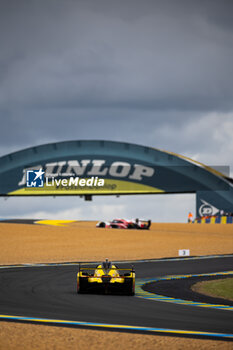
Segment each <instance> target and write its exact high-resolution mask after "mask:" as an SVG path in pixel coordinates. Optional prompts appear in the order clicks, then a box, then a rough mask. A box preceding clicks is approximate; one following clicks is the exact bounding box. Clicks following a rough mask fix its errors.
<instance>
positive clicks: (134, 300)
mask: <svg viewBox="0 0 233 350" xmlns="http://www.w3.org/2000/svg"><path fill="white" fill-rule="evenodd" d="M122 266H125V264H123V265H122ZM134 266H135V270H136V278H152V277H153V278H154V277H157V276H164V275H173V274H176V275H178V274H201V273H210V272H220V271H228V270H232V267H233V257H219V258H213V257H212V258H205V259H180V260H175V259H174V260H173V259H168V260H166V259H163V260H157V261H145V262H135V263H134ZM77 270H78V267H77V266H76V265H67V266H41V267H20V268H1V269H0V314H1V315H18V316H26V317H37V318H46V319H57V320H73V321H84V322H93V323H106V324H118V325H131V326H142V327H160V328H169V329H176V330H188V331H202V332H216V333H228V334H233V310H218V309H210V308H201V307H193V306H186V305H177V304H174V303H166V302H161V301H154V300H146V299H143V298H138V297H136V296H119V295H94V294H91V295H89V294H81V295H80V294H77V293H76V274H77ZM176 283H178V282H177V281H176ZM171 287H172V286H171Z"/></svg>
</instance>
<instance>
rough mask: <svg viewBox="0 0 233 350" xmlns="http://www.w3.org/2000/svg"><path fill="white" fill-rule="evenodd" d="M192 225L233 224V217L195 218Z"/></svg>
mask: <svg viewBox="0 0 233 350" xmlns="http://www.w3.org/2000/svg"><path fill="white" fill-rule="evenodd" d="M194 224H233V216H206V217H202V218H196V219H195V220H194Z"/></svg>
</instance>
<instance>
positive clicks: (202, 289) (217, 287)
mask: <svg viewBox="0 0 233 350" xmlns="http://www.w3.org/2000/svg"><path fill="white" fill-rule="evenodd" d="M192 290H193V291H194V292H197V293H201V294H206V295H209V296H211V297H217V298H223V299H227V300H233V278H225V279H221V280H215V281H202V282H198V283H196V284H194V285H193V287H192Z"/></svg>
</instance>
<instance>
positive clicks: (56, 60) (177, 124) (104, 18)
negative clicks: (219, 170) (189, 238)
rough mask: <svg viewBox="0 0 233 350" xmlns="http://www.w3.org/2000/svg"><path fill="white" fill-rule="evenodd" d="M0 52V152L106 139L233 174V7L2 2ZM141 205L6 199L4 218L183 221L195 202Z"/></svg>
mask: <svg viewBox="0 0 233 350" xmlns="http://www.w3.org/2000/svg"><path fill="white" fill-rule="evenodd" d="M0 45H1V47H0V156H1V155H4V154H7V153H10V152H13V151H17V150H19V149H23V148H25V147H31V146H34V145H38V144H42V143H47V142H55V141H65V140H78V139H107V140H116V141H126V142H133V143H138V144H142V145H147V146H152V147H155V148H160V149H165V150H168V151H173V152H177V153H180V154H183V155H187V156H189V157H191V158H194V159H196V160H199V161H201V162H204V163H206V164H209V165H229V166H231V169H232V167H233V157H232V154H233V137H232V135H233V79H232V77H233V1H232V0H208V1H205V0H195V1H193V0H192V1H189V0H183V1H181V0H180V1H178V0H170V1H166V0H161V1H157V0H143V1H142V0H141V1H138V0H118V1H113V0H62V1H61V0H40V1H38V0H28V1H26V0H20V1H18V0H11V1H9V0H0ZM138 198H139V197H121V198H119V199H116V198H114V197H108V198H107V199H106V198H105V197H102V198H94V201H93V202H92V203H84V202H83V200H81V199H79V198H76V197H74V198H70V197H69V198H68V199H65V198H64V197H63V198H57V199H56V200H54V199H53V198H45V199H43V200H41V199H38V198H31V199H30V198H9V199H8V200H7V201H5V200H4V199H3V198H2V199H0V207H1V209H0V218H1V217H2V218H4V217H9V216H11V217H28V218H29V217H33V218H37V217H38V218H39V217H42V218H44V217H49V218H53V217H54V218H61V219H62V218H67V219H69V218H72V219H73V218H74V219H94V218H96V219H102V218H104V219H107V218H110V219H111V218H112V217H114V216H124V217H134V216H135V217H140V216H144V217H147V216H148V217H149V218H152V219H153V220H154V221H183V222H184V221H186V220H187V213H188V211H189V210H194V207H195V197H194V196H193V195H176V196H168V195H166V196H161V195H160V196H150V197H148V196H143V197H140V201H138V200H137V199H138ZM135 199H136V200H135Z"/></svg>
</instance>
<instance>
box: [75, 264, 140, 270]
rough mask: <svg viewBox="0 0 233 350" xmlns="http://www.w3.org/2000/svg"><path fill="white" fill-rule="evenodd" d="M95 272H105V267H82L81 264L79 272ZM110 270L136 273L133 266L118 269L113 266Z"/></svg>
mask: <svg viewBox="0 0 233 350" xmlns="http://www.w3.org/2000/svg"><path fill="white" fill-rule="evenodd" d="M95 270H103V267H86V266H82V265H81V264H79V272H80V271H95ZM108 270H117V271H129V272H135V270H134V266H133V265H132V266H131V268H118V267H114V266H113V267H111V268H110V269H108Z"/></svg>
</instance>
